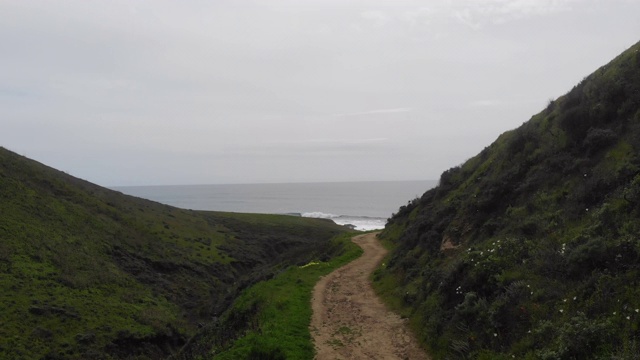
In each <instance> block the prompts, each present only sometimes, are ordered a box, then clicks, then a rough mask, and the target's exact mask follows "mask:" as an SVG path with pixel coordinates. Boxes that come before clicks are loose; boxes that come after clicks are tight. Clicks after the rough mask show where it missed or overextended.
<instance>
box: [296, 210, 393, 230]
mask: <svg viewBox="0 0 640 360" xmlns="http://www.w3.org/2000/svg"><path fill="white" fill-rule="evenodd" d="M301 215H302V217H308V218H318V219H331V220H333V222H335V223H336V224H338V225H352V226H354V228H355V229H356V230H361V231H369V230H379V229H383V228H384V225H385V224H386V222H387V219H384V218H378V217H368V216H351V215H336V214H327V213H323V212H319V211H315V212H305V213H302V214H301Z"/></svg>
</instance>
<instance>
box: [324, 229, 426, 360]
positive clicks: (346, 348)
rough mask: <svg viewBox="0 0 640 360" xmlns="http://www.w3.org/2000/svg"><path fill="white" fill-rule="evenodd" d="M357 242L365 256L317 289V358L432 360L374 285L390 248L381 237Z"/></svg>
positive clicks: (369, 236) (361, 237)
mask: <svg viewBox="0 0 640 360" xmlns="http://www.w3.org/2000/svg"><path fill="white" fill-rule="evenodd" d="M352 241H353V242H355V243H356V244H358V245H359V246H360V247H362V249H363V250H364V254H362V256H361V257H360V258H358V259H356V260H354V261H352V262H350V263H349V264H347V265H345V266H343V267H341V268H339V269H337V270H335V271H334V272H332V273H331V274H329V275H327V276H325V277H323V278H322V279H320V281H319V282H318V283H317V284H316V286H315V288H314V290H313V300H312V306H313V317H312V319H311V334H312V336H313V338H314V342H315V346H316V350H317V356H316V359H317V360H329V359H330V360H334V359H411V360H414V359H417V360H420V359H425V360H427V359H429V358H428V356H427V355H426V354H425V352H424V351H423V350H422V349H421V348H420V347H419V346H418V343H417V340H416V339H415V337H414V336H413V334H411V332H410V331H409V328H408V326H407V323H406V320H404V319H401V318H400V316H398V315H397V314H395V313H393V312H391V311H389V310H388V309H387V308H386V307H385V305H384V304H383V303H382V301H381V300H380V299H379V298H378V297H377V296H376V294H375V292H374V291H373V288H372V287H371V284H370V282H369V276H370V274H371V273H372V272H373V271H374V270H375V268H376V267H377V266H378V264H379V263H380V261H382V259H383V258H384V256H385V255H386V253H387V251H386V249H385V248H384V247H382V245H381V244H380V242H379V241H378V239H377V238H376V234H365V235H358V236H356V237H354V238H353V239H352Z"/></svg>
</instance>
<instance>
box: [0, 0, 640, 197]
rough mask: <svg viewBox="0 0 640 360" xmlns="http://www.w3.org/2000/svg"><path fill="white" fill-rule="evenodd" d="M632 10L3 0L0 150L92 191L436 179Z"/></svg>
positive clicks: (530, 1)
mask: <svg viewBox="0 0 640 360" xmlns="http://www.w3.org/2000/svg"><path fill="white" fill-rule="evenodd" d="M639 14H640V0H512V1H510V0H429V1H426V0H423V1H403V0H366V1H365V0H361V1H356V0H352V1H347V0H291V1H280V0H277V1H276V0H259V1H242V0H212V1H204V0H181V1H168V0H167V1H162V0H126V1H124V0H122V1H114V0H104V1H87V0H65V1H62V0H60V1H44V0H43V1H30V0H2V1H0V54H1V55H0V146H3V147H6V148H8V149H10V150H13V151H16V152H18V153H20V154H22V155H26V156H28V157H30V158H33V159H36V160H38V161H40V162H43V163H45V164H47V165H50V166H53V167H55V168H57V169H60V170H63V171H66V172H68V173H70V174H72V175H74V176H77V177H80V178H83V179H87V180H89V181H92V182H95V183H98V184H100V185H104V186H116V185H150V184H209V183H259V182H308V181H358V180H410V179H414V180H418V179H437V178H439V175H440V173H442V171H444V170H446V169H448V168H450V167H452V166H455V165H458V164H460V163H462V162H463V161H464V160H466V159H468V158H470V157H471V156H473V155H475V154H476V153H478V152H479V151H480V150H482V149H483V148H484V147H485V146H487V145H489V144H490V143H491V142H493V141H494V140H495V139H496V138H497V136H498V135H499V134H500V133H502V132H504V131H506V130H509V129H513V128H515V127H517V126H519V125H520V124H522V123H523V122H525V121H526V120H528V119H529V118H530V117H531V116H532V115H534V114H535V113H537V112H539V111H541V110H542V109H543V108H544V107H545V106H546V104H547V103H548V101H549V99H552V98H556V97H558V96H560V95H562V94H564V93H566V92H567V91H569V90H570V89H571V88H572V87H573V86H574V85H575V84H577V83H578V82H579V81H580V80H581V79H582V78H584V77H585V76H586V75H588V74H590V73H591V72H593V71H594V70H595V69H597V68H598V67H599V66H601V65H604V64H605V63H607V62H608V61H610V60H611V59H612V58H614V57H615V56H616V55H618V54H619V53H620V52H622V51H624V50H625V49H627V48H628V47H630V46H631V45H633V44H634V43H635V42H637V41H639V40H640V20H639V17H638V15H639Z"/></svg>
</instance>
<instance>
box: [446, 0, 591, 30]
mask: <svg viewBox="0 0 640 360" xmlns="http://www.w3.org/2000/svg"><path fill="white" fill-rule="evenodd" d="M580 1H581V0H474V1H472V0H467V1H465V2H461V3H458V4H459V5H458V6H456V7H453V8H451V12H452V16H453V18H455V19H456V20H457V21H459V22H460V23H463V24H465V25H467V26H469V27H471V28H472V29H475V30H477V29H480V28H481V27H483V26H484V25H486V24H487V23H495V24H499V23H505V22H509V21H512V20H518V19H522V18H528V17H534V16H545V15H551V14H556V13H561V12H567V11H571V10H572V9H573V5H574V4H575V3H577V2H580Z"/></svg>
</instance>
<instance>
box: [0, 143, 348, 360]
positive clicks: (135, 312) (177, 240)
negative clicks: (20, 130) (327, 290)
mask: <svg viewBox="0 0 640 360" xmlns="http://www.w3.org/2000/svg"><path fill="white" fill-rule="evenodd" d="M344 231H345V229H344V228H342V227H339V226H337V225H335V224H334V223H332V222H331V221H326V220H320V219H306V218H299V217H292V216H277V215H256V214H251V215H249V214H232V213H216V212H201V211H190V210H181V209H177V208H173V207H170V206H165V205H162V204H158V203H155V202H151V201H147V200H143V199H139V198H134V197H130V196H126V195H123V194H120V193H117V192H114V191H111V190H107V189H104V188H101V187H99V186H96V185H93V184H90V183H88V182H85V181H82V180H79V179H76V178H74V177H71V176H69V175H67V174H64V173H62V172H59V171H56V170H54V169H51V168H48V167H46V166H44V165H42V164H39V163H37V162H35V161H31V160H28V159H26V158H24V157H22V156H19V155H16V154H14V153H12V152H10V151H8V150H5V149H2V148H0V323H1V324H2V325H1V326H0V358H2V359H32V358H47V359H58V358H59V359H62V358H64V359H87V358H91V359H125V358H136V359H145V358H150V359H158V358H166V357H167V356H168V355H169V354H171V353H175V352H176V351H177V350H179V349H180V348H182V347H183V345H184V344H185V343H187V341H188V340H189V339H190V338H191V337H192V336H194V335H196V334H198V333H199V332H200V331H203V329H206V328H207V327H208V326H210V324H211V323H212V322H213V321H214V320H215V319H216V318H217V317H219V316H221V314H222V313H223V311H224V310H225V309H226V308H227V307H228V306H229V305H230V304H231V302H232V301H233V300H234V299H235V297H236V296H237V295H238V294H239V293H240V291H242V290H243V289H245V288H247V287H248V286H249V285H252V284H254V283H256V282H258V281H261V280H264V279H268V278H271V277H273V276H274V274H276V273H278V272H281V271H283V270H284V269H286V268H287V267H289V266H291V265H303V264H306V263H308V262H309V261H311V260H317V259H320V260H325V261H327V260H329V259H331V258H333V257H335V256H337V255H339V254H341V253H342V252H343V251H344V248H343V246H342V245H340V246H338V245H336V243H335V241H332V240H331V239H332V238H334V237H335V236H336V235H338V234H341V233H343V232H344ZM227 335H228V336H230V337H233V336H236V335H234V334H233V333H232V332H229V331H227Z"/></svg>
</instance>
